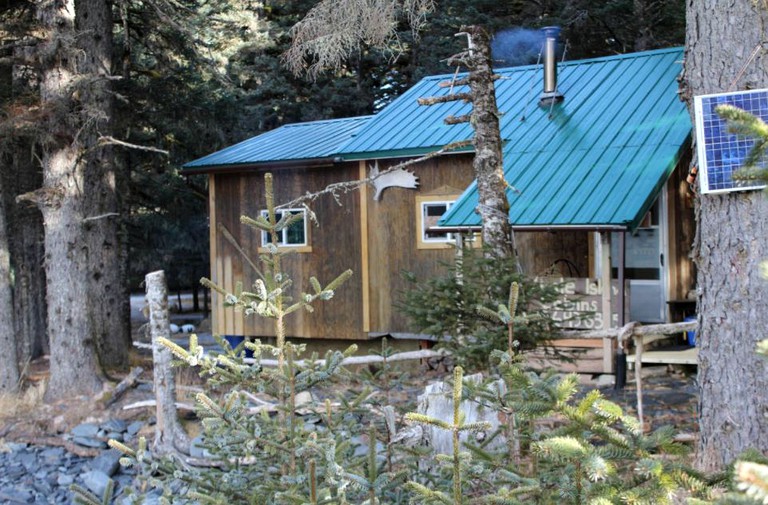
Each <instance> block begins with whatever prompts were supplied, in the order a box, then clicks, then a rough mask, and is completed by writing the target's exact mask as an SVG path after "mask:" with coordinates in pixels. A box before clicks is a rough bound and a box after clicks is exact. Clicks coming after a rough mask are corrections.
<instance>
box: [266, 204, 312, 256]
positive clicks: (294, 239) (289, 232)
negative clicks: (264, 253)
mask: <svg viewBox="0 0 768 505" xmlns="http://www.w3.org/2000/svg"><path fill="white" fill-rule="evenodd" d="M286 213H290V214H295V215H301V219H299V220H297V221H294V222H293V223H291V224H290V225H289V226H287V227H285V228H283V229H282V230H280V231H278V232H277V244H276V245H277V246H278V247H302V246H307V220H306V212H305V210H304V209H281V210H276V211H275V219H277V221H280V220H281V219H282V218H283V216H284V215H285V214H286ZM261 215H262V216H264V217H267V211H266V210H262V211H261ZM271 243H272V236H271V234H269V233H267V232H265V231H262V232H261V244H262V246H265V245H267V244H271Z"/></svg>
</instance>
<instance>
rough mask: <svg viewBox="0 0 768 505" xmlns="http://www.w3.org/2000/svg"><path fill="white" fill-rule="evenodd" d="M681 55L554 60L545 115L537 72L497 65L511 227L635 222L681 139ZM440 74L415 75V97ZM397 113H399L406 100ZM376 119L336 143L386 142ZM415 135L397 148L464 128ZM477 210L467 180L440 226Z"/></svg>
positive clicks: (472, 222) (475, 218)
mask: <svg viewBox="0 0 768 505" xmlns="http://www.w3.org/2000/svg"><path fill="white" fill-rule="evenodd" d="M682 58H683V51H682V49H678V48H676V49H664V50H657V51H648V52H643V53H634V54H627V55H621V56H613V57H606V58H596V59H592V60H582V61H574V62H568V63H564V64H561V65H559V67H558V74H559V83H558V89H559V90H560V91H561V92H562V93H563V94H564V95H565V101H564V102H563V103H562V104H559V105H556V106H555V107H554V108H553V109H552V115H551V117H550V114H549V113H550V110H549V109H548V108H546V109H542V108H540V107H539V106H538V104H537V102H538V96H539V93H540V89H541V75H540V74H541V73H542V72H541V70H540V69H537V68H535V67H518V68H513V69H506V70H503V71H501V72H499V73H500V74H501V75H502V76H503V80H500V81H497V97H498V104H499V109H500V111H502V113H503V114H504V116H503V117H502V121H501V131H502V139H504V141H505V147H504V173H505V176H506V179H507V181H508V182H509V183H510V184H511V185H512V186H513V187H514V188H516V189H517V190H518V191H519V192H515V191H512V190H510V191H508V197H509V201H510V205H511V210H510V220H511V222H512V223H513V225H516V226H551V227H567V226H605V225H616V226H627V227H629V228H630V229H634V228H635V227H636V226H637V224H638V223H639V222H640V220H641V219H642V217H643V216H644V215H645V212H646V211H647V210H648V208H650V206H651V204H652V203H653V200H654V199H655V197H656V195H657V193H658V190H659V189H660V188H661V187H662V185H663V184H664V183H665V181H666V180H667V178H668V177H669V175H670V174H671V171H672V170H673V169H674V166H675V164H676V161H677V159H678V157H679V155H680V154H681V153H682V150H683V148H684V147H685V145H686V141H687V139H688V138H689V136H690V132H691V122H690V117H689V115H688V111H687V109H686V107H685V104H684V103H683V102H681V101H680V100H679V98H678V95H677V89H678V83H677V77H678V75H679V74H680V71H681V69H682ZM445 78H446V77H445V76H443V77H440V78H434V79H433V78H429V79H428V80H425V81H426V82H425V81H422V83H421V86H420V87H419V89H420V93H421V94H422V95H421V96H430V95H435V94H438V93H443V94H444V93H445V91H444V90H442V89H441V88H438V87H437V82H439V81H440V80H444V79H445ZM531 83H532V84H531ZM531 88H532V89H533V91H532V92H530V91H529V90H530V89H531ZM411 96H412V97H413V96H418V95H417V94H412V95H411ZM418 107H419V106H418V105H417V106H415V107H414V106H412V107H411V109H412V110H413V114H415V115H416V116H417V117H415V118H410V120H409V121H408V122H407V123H404V119H403V121H401V122H400V124H401V125H402V128H401V129H402V130H410V129H416V126H413V127H409V125H418V124H419V123H420V122H422V121H425V119H424V118H419V117H418V116H420V115H421V112H420V111H419V110H418ZM432 107H439V106H432ZM465 107H466V108H462V109H457V110H455V111H452V113H454V114H461V113H466V112H467V111H468V107H469V106H465ZM396 110H397V111H398V112H399V113H400V114H405V107H402V108H400V109H396ZM384 112H387V111H386V110H385V111H383V112H382V114H383V113H384ZM445 113H446V111H445V110H443V111H442V112H441V113H440V114H441V115H444V114H445ZM425 114H426V113H425ZM428 114H429V115H430V116H431V115H432V114H433V113H432V112H431V111H430V112H429V113H428ZM523 118H524V119H523ZM378 122H379V117H378V116H377V117H376V118H375V120H373V121H371V122H370V123H369V124H368V125H367V126H366V128H364V129H362V130H361V131H360V133H358V135H357V136H356V137H355V139H354V140H353V141H352V142H350V144H349V145H348V146H347V147H346V148H345V150H349V149H350V146H355V148H356V149H371V148H380V149H391V148H392V146H393V145H394V144H392V143H391V141H390V139H385V138H383V137H381V136H379V137H380V138H379V139H374V138H373V137H374V131H373V128H375V127H376V123H378ZM394 124H397V122H394ZM447 128H450V127H447ZM421 133H422V135H420V134H418V133H414V134H413V135H412V136H410V137H408V138H409V139H411V140H410V141H406V143H405V145H406V146H407V147H408V148H422V147H424V146H425V145H426V144H429V143H432V142H435V141H436V139H438V138H439V142H438V144H435V145H440V144H442V143H443V142H446V141H447V142H451V141H454V140H461V139H464V138H467V137H468V135H469V134H468V133H467V132H465V131H463V130H457V131H456V132H455V133H454V134H453V135H452V136H444V135H440V136H438V135H432V134H427V135H423V133H424V132H421ZM400 135H401V132H398V133H397V136H400ZM476 207H477V188H476V185H475V183H473V184H472V185H471V186H470V187H469V188H467V190H466V191H465V192H464V194H463V195H462V196H461V198H460V199H459V200H458V201H457V202H456V204H454V205H453V207H451V210H450V211H449V212H448V213H447V214H446V215H445V216H443V218H442V219H441V220H440V225H442V226H446V227H465V226H479V225H480V217H479V215H478V214H477V213H476V212H475V208H476Z"/></svg>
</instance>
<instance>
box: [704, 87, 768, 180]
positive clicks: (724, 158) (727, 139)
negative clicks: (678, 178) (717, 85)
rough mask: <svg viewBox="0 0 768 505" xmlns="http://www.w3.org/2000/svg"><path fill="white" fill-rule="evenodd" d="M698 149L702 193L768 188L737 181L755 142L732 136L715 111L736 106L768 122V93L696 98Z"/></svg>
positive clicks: (753, 91)
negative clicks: (727, 106) (735, 176)
mask: <svg viewBox="0 0 768 505" xmlns="http://www.w3.org/2000/svg"><path fill="white" fill-rule="evenodd" d="M693 103H694V121H695V125H696V139H697V142H696V145H697V153H698V157H699V176H700V180H701V192H702V193H725V192H731V191H750V190H759V189H763V188H765V186H766V185H765V184H755V183H754V182H751V181H734V180H733V179H732V176H733V173H734V172H736V171H738V170H739V169H740V168H742V167H743V165H744V160H745V159H746V157H747V154H748V153H749V151H750V150H751V149H752V146H754V144H755V140H756V139H755V138H753V137H745V136H743V135H736V134H732V133H729V132H728V125H727V122H726V121H725V120H724V119H723V118H721V117H720V116H719V115H718V114H717V112H715V108H716V107H717V106H719V105H733V106H734V107H738V108H740V109H743V110H745V111H747V112H749V113H750V114H753V115H755V116H757V117H758V118H760V119H762V120H763V121H766V122H768V89H757V90H749V91H735V92H729V93H714V94H710V95H700V96H695V97H693Z"/></svg>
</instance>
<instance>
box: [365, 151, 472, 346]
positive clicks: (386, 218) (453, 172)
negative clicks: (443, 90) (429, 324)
mask: <svg viewBox="0 0 768 505" xmlns="http://www.w3.org/2000/svg"><path fill="white" fill-rule="evenodd" d="M401 161H402V160H378V165H379V169H380V170H381V171H384V170H386V169H387V168H388V167H390V166H392V165H396V164H397V163H399V162H401ZM361 163H363V164H364V165H365V170H370V166H371V165H372V163H373V162H370V161H369V162H361ZM409 170H411V171H413V172H414V174H415V175H416V176H417V177H418V178H419V187H418V189H415V190H414V189H404V188H389V189H385V190H384V191H383V192H382V193H381V195H380V199H379V200H378V201H376V200H374V199H373V195H374V191H373V189H372V188H370V189H368V190H367V215H368V219H367V223H368V226H367V234H368V264H369V265H370V269H369V286H370V288H369V289H370V290H369V306H370V326H369V327H370V331H371V332H372V333H415V331H414V329H413V328H411V327H410V325H409V324H408V320H407V318H406V317H405V316H404V315H403V314H401V313H400V311H398V310H397V308H396V307H395V305H396V304H397V303H398V302H399V301H400V300H401V297H402V293H403V292H404V291H405V290H407V289H410V288H411V285H410V284H409V283H408V282H406V281H405V279H404V278H403V275H402V272H404V271H408V272H412V273H413V274H414V275H415V276H416V278H417V279H424V280H427V279H430V278H433V277H435V276H439V275H445V272H446V271H445V267H444V266H443V265H442V264H441V263H447V262H451V261H453V259H454V254H455V252H454V251H455V250H454V248H453V247H450V246H447V247H445V248H441V249H420V248H418V244H417V212H418V210H417V198H418V197H422V198H423V197H428V196H434V197H435V198H439V197H441V196H442V197H445V198H446V199H448V197H449V196H450V195H451V194H452V195H453V196H454V197H458V196H459V195H460V194H461V192H463V191H464V189H465V188H466V187H467V186H468V185H469V184H470V183H471V182H472V180H473V175H472V156H471V155H463V154H460V155H449V156H441V157H438V158H433V159H431V160H427V161H425V162H422V163H419V164H417V165H414V166H412V167H409Z"/></svg>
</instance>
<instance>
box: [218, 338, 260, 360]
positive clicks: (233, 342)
mask: <svg viewBox="0 0 768 505" xmlns="http://www.w3.org/2000/svg"><path fill="white" fill-rule="evenodd" d="M222 337H224V340H226V341H227V343H228V344H229V345H230V347H232V349H234V348H235V347H237V346H238V345H240V344H242V343H243V342H245V337H244V336H243V335H222ZM244 350H245V357H246V358H253V351H252V350H250V349H247V348H244Z"/></svg>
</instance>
